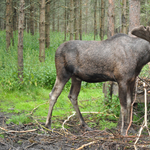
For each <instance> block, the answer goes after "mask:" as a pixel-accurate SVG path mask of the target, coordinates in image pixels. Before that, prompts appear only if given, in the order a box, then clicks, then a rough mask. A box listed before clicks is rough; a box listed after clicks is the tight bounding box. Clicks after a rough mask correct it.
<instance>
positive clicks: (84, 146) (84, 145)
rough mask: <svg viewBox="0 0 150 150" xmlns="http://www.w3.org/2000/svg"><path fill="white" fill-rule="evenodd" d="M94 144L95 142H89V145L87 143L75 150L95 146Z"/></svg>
mask: <svg viewBox="0 0 150 150" xmlns="http://www.w3.org/2000/svg"><path fill="white" fill-rule="evenodd" d="M95 143H97V141H92V142H90V143H87V144H84V145H82V146H81V147H79V148H77V149H76V150H81V149H83V148H84V147H86V146H89V145H92V144H95Z"/></svg>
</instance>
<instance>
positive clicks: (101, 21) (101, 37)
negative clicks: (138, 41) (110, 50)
mask: <svg viewBox="0 0 150 150" xmlns="http://www.w3.org/2000/svg"><path fill="white" fill-rule="evenodd" d="M104 17H105V1H104V0H101V17H100V39H101V41H102V40H103V39H104V21H105V20H104Z"/></svg>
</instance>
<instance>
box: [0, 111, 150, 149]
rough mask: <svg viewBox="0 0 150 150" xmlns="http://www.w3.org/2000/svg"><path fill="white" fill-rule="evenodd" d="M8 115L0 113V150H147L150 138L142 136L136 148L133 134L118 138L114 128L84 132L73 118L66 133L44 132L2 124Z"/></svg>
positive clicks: (39, 126) (31, 126)
mask: <svg viewBox="0 0 150 150" xmlns="http://www.w3.org/2000/svg"><path fill="white" fill-rule="evenodd" d="M8 117H9V116H8V115H6V114H3V113H0V134H1V135H2V134H3V135H4V137H0V150H75V149H76V150H81V149H83V150H125V149H129V150H132V149H133V150H134V149H137V150H148V149H150V137H149V136H147V135H142V136H141V137H140V139H139V141H138V144H137V146H136V147H134V142H135V140H136V135H129V136H127V137H122V136H121V135H120V132H119V131H118V130H117V129H111V130H110V129H105V130H103V131H102V130H98V129H94V130H92V131H85V130H84V129H83V128H81V127H80V125H78V124H77V123H76V117H75V116H74V117H72V118H70V120H69V121H68V122H67V125H68V126H69V129H68V130H62V129H60V130H58V129H57V130H53V131H50V130H49V131H48V130H47V129H46V128H45V127H44V124H43V125H42V124H40V123H38V122H37V123H34V124H33V123H30V124H24V125H15V124H12V123H11V124H9V125H6V124H5V120H6V118H8ZM97 128H98V127H97Z"/></svg>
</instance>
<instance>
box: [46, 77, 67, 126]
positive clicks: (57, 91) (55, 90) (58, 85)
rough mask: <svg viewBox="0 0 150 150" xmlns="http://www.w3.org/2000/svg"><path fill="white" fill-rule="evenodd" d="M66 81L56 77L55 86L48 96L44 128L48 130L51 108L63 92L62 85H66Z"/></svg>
mask: <svg viewBox="0 0 150 150" xmlns="http://www.w3.org/2000/svg"><path fill="white" fill-rule="evenodd" d="M67 81H68V80H64V81H60V80H59V79H58V77H56V81H55V85H54V87H53V90H52V91H51V93H50V94H49V96H50V102H49V111H48V116H47V120H46V124H45V126H46V127H48V128H51V116H52V111H53V107H54V105H55V103H56V101H57V98H58V97H59V95H60V93H61V92H62V90H63V87H64V85H65V84H66V82H67Z"/></svg>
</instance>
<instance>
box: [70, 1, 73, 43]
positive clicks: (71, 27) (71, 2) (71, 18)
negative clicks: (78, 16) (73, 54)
mask: <svg viewBox="0 0 150 150" xmlns="http://www.w3.org/2000/svg"><path fill="white" fill-rule="evenodd" d="M73 10H74V8H73V0H70V40H73V12H74V11H73Z"/></svg>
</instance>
